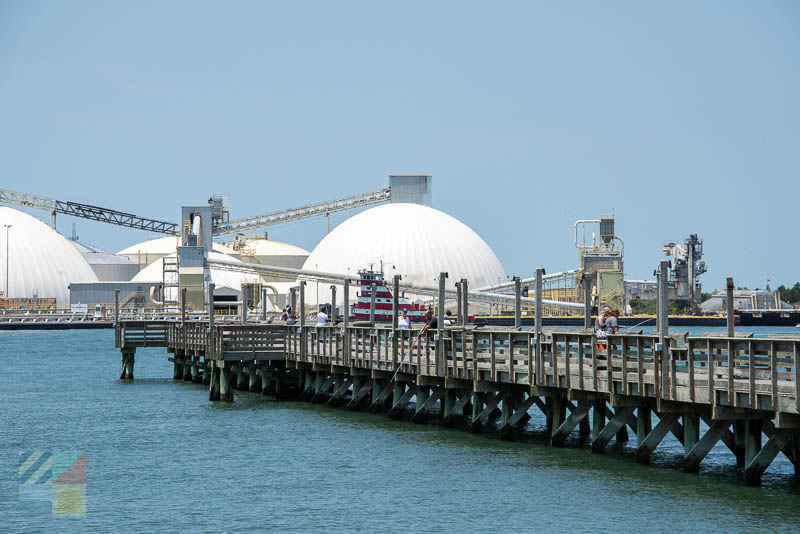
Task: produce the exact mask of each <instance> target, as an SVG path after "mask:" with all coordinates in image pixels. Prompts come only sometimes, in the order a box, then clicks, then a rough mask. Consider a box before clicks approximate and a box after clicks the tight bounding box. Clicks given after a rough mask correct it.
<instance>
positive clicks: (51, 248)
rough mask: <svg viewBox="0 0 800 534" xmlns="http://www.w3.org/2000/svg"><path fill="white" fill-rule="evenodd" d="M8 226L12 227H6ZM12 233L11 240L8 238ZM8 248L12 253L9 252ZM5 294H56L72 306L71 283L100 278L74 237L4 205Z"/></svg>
mask: <svg viewBox="0 0 800 534" xmlns="http://www.w3.org/2000/svg"><path fill="white" fill-rule="evenodd" d="M5 226H8V227H9V228H8V229H6V228H5ZM6 236H8V240H6ZM6 250H8V256H6ZM6 261H8V273H7V274H8V287H5V285H6V277H5V276H2V277H0V278H2V280H0V284H2V285H3V292H4V294H3V296H4V297H5V298H33V297H34V295H36V296H38V297H39V298H40V299H41V298H55V299H56V306H57V307H58V308H69V284H70V283H72V282H97V281H98V280H97V276H96V275H95V274H94V271H93V270H92V267H91V266H90V265H89V263H88V262H87V261H86V260H85V259H84V258H83V256H82V255H81V253H80V252H78V251H77V250H76V249H75V247H73V246H72V244H71V243H70V241H69V240H68V239H67V238H65V237H64V236H62V235H61V234H59V233H58V232H56V231H55V230H53V229H52V228H50V227H49V226H47V225H46V224H45V223H43V222H42V221H40V220H39V219H37V218H36V217H32V216H31V215H28V214H27V213H24V212H21V211H19V210H15V209H13V208H8V207H0V266H2V267H0V272H2V273H3V274H6V272H5V270H6Z"/></svg>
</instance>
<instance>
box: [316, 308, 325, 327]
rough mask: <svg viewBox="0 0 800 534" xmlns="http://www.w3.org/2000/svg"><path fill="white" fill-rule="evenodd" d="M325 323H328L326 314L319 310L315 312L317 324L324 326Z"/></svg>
mask: <svg viewBox="0 0 800 534" xmlns="http://www.w3.org/2000/svg"><path fill="white" fill-rule="evenodd" d="M326 324H328V314H327V313H325V312H322V311H321V312H319V313H318V314H317V326H325V325H326Z"/></svg>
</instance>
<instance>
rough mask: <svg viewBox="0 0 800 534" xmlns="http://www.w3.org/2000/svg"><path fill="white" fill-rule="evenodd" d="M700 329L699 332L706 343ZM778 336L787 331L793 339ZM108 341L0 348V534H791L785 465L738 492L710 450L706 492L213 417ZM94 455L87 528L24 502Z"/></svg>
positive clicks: (570, 450) (603, 462) (599, 470)
mask: <svg viewBox="0 0 800 534" xmlns="http://www.w3.org/2000/svg"><path fill="white" fill-rule="evenodd" d="M704 330H709V329H708V328H705V329H704ZM787 331H789V330H787ZM112 339H113V333H112V332H111V331H94V332H90V331H87V332H80V331H68V332H2V333H0V365H2V368H1V369H0V401H2V406H3V409H2V413H3V418H2V422H3V427H4V432H3V439H2V449H1V451H2V469H3V476H2V480H3V484H2V493H1V494H0V531H2V532H9V531H10V532H65V531H67V532H68V531H79V532H83V531H88V532H114V531H120V530H122V531H137V532H176V531H187V532H188V531H192V532H193V531H209V532H210V531H225V532H244V531H253V530H268V531H276V532H318V531H322V530H325V531H327V532H343V531H356V530H358V531H379V530H380V531H388V532H399V531H402V532H411V531H433V530H439V531H447V532H449V531H460V532H485V531H501V532H502V531H510V530H512V529H514V530H516V531H520V532H534V531H535V532H549V531H559V532H584V531H591V532H595V531H612V530H613V531H622V532H626V531H648V532H672V531H675V530H677V529H687V530H689V529H690V530H691V531H694V532H715V533H716V532H738V531H742V532H745V531H748V532H752V531H754V530H755V531H776V532H787V531H791V530H793V529H796V528H797V525H798V522H800V496H799V495H798V493H800V489H799V486H800V483H798V481H797V480H796V479H795V478H794V477H793V468H792V466H791V464H790V463H789V462H788V461H787V460H786V459H785V458H783V457H782V456H780V457H779V459H778V460H777V461H776V462H775V463H774V464H773V465H772V466H771V467H770V469H769V470H768V471H767V473H766V474H765V476H764V483H763V487H761V488H748V487H745V486H743V484H742V475H741V471H740V470H739V469H737V468H736V467H734V463H735V462H734V461H733V456H732V455H731V454H730V453H729V452H728V451H727V450H726V449H725V448H724V446H718V447H717V448H715V449H714V450H713V451H712V453H711V454H710V455H709V457H708V458H707V459H706V460H705V461H704V463H703V466H702V470H701V473H700V475H691V474H686V473H683V472H682V471H680V469H679V466H680V464H681V458H682V456H681V454H682V448H681V447H680V445H679V444H678V443H677V442H676V441H674V440H671V439H668V440H667V441H665V443H664V444H662V445H661V446H660V447H659V448H658V449H657V451H656V453H655V455H654V458H653V464H652V465H650V466H641V465H638V464H636V463H635V461H634V459H633V453H632V451H633V446H634V442H635V439H632V440H631V442H630V443H629V445H626V446H618V445H615V444H614V443H613V442H612V445H611V446H610V447H609V449H608V451H607V453H606V454H604V455H593V454H591V452H589V450H588V449H587V448H584V447H579V445H580V443H579V440H580V438H579V437H578V434H577V433H575V434H573V436H572V439H571V441H568V442H567V447H566V448H564V449H551V448H549V447H548V446H547V445H545V442H544V421H543V418H542V417H541V415H540V414H539V413H537V412H535V411H533V410H532V411H531V414H532V415H533V419H532V420H531V422H530V423H529V425H528V427H527V428H526V429H525V431H524V433H523V434H522V435H521V436H520V437H519V439H518V440H517V441H514V442H502V441H500V440H499V439H498V437H497V434H496V433H494V432H486V433H484V434H481V435H473V434H470V433H469V432H467V431H466V430H464V429H461V428H456V429H443V428H440V427H439V426H438V425H436V424H435V423H431V424H428V425H415V424H413V423H410V422H403V421H400V422H397V421H391V420H389V419H388V418H387V417H386V416H382V415H372V414H366V413H354V412H350V411H347V410H345V409H341V408H339V409H333V408H328V407H327V406H320V405H312V404H308V403H300V402H276V401H273V400H271V399H269V398H265V397H262V396H261V395H258V394H250V393H241V392H236V401H235V402H234V403H233V404H223V403H210V402H208V400H207V391H206V389H205V388H204V387H202V386H197V385H192V384H186V383H183V382H174V381H173V380H172V379H171V376H172V367H171V364H170V363H169V362H168V361H167V360H166V355H165V353H164V351H163V349H148V350H139V351H138V352H137V354H136V379H135V381H133V382H121V381H119V380H117V378H118V376H119V371H120V356H119V352H118V351H117V350H115V349H114V348H113V347H112V344H113V343H112ZM35 449H47V450H53V449H56V450H85V451H87V485H86V494H87V505H86V517H85V518H80V519H74V518H54V517H51V516H50V513H49V508H43V507H42V506H41V503H31V502H28V501H20V500H19V498H18V484H17V468H18V452H19V451H20V450H35Z"/></svg>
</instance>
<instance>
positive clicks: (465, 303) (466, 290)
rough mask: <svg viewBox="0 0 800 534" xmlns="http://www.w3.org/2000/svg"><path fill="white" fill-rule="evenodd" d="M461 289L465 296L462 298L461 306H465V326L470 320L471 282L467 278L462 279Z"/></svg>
mask: <svg viewBox="0 0 800 534" xmlns="http://www.w3.org/2000/svg"><path fill="white" fill-rule="evenodd" d="M461 291H462V292H463V293H464V297H463V298H462V299H461V306H463V308H464V326H466V325H467V323H468V322H469V284H468V283H467V279H466V278H462V279H461Z"/></svg>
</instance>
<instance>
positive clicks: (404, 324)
mask: <svg viewBox="0 0 800 534" xmlns="http://www.w3.org/2000/svg"><path fill="white" fill-rule="evenodd" d="M409 323H410V321H409V318H408V317H406V318H403V316H402V315H401V316H400V317H398V318H397V328H410V327H411V325H410V324H409Z"/></svg>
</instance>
